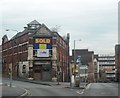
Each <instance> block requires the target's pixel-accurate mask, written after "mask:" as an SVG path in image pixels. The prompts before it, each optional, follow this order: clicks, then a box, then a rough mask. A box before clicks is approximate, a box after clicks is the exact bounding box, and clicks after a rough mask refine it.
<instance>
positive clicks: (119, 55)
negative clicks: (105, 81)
mask: <svg viewBox="0 0 120 98" xmlns="http://www.w3.org/2000/svg"><path fill="white" fill-rule="evenodd" d="M115 65H116V80H117V81H120V44H118V45H116V46H115Z"/></svg>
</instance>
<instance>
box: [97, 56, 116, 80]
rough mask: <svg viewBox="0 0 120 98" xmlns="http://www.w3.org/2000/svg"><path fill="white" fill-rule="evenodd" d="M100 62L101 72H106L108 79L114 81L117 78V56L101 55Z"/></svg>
mask: <svg viewBox="0 0 120 98" xmlns="http://www.w3.org/2000/svg"><path fill="white" fill-rule="evenodd" d="M98 61H99V69H100V72H105V73H106V79H110V80H112V81H114V80H115V76H116V68H115V56H110V55H100V56H99V57H98Z"/></svg>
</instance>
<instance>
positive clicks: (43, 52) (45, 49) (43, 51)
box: [33, 37, 52, 57]
mask: <svg viewBox="0 0 120 98" xmlns="http://www.w3.org/2000/svg"><path fill="white" fill-rule="evenodd" d="M33 54H34V56H35V57H50V56H51V55H52V42H51V38H50V37H40V38H34V51H33Z"/></svg>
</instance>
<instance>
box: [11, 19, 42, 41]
mask: <svg viewBox="0 0 120 98" xmlns="http://www.w3.org/2000/svg"><path fill="white" fill-rule="evenodd" d="M27 25H41V24H40V23H39V22H37V21H36V20H33V21H31V22H30V23H28V24H27ZM36 31H37V29H29V26H28V27H26V28H25V29H24V30H23V31H22V32H18V33H17V34H16V35H15V36H13V37H12V38H11V39H15V38H17V37H19V36H21V35H24V34H27V33H29V32H33V33H35V32H36Z"/></svg>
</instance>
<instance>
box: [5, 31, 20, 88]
mask: <svg viewBox="0 0 120 98" xmlns="http://www.w3.org/2000/svg"><path fill="white" fill-rule="evenodd" d="M6 31H16V32H17V33H18V31H17V30H10V29H6ZM13 42H14V41H12V64H11V65H10V87H12V72H13V71H12V68H13V46H14V44H13Z"/></svg>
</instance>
